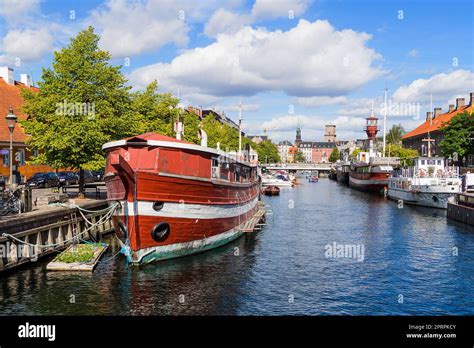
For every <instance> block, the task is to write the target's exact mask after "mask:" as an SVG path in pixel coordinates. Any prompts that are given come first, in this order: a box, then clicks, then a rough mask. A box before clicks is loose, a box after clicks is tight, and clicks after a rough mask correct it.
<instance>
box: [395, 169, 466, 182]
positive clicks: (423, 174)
mask: <svg viewBox="0 0 474 348" xmlns="http://www.w3.org/2000/svg"><path fill="white" fill-rule="evenodd" d="M392 177H394V178H420V179H423V178H426V179H430V178H431V179H456V178H459V168H458V167H445V168H444V169H438V170H433V171H428V170H426V169H425V168H418V167H409V168H400V169H396V170H394V171H393V173H392Z"/></svg>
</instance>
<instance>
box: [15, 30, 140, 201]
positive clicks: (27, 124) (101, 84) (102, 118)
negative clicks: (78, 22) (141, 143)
mask: <svg viewBox="0 0 474 348" xmlns="http://www.w3.org/2000/svg"><path fill="white" fill-rule="evenodd" d="M98 42H99V37H98V36H97V35H96V34H95V33H94V30H93V28H92V27H89V28H88V29H86V30H83V31H81V32H80V33H79V34H78V35H77V36H76V37H75V38H73V39H71V41H70V43H69V45H68V46H67V47H65V48H63V49H61V50H60V51H59V52H54V59H53V63H52V68H51V69H49V68H48V69H43V73H42V81H41V82H39V83H38V85H39V88H40V91H39V92H38V93H32V92H30V91H28V90H26V89H24V90H23V91H22V96H23V98H24V100H25V104H24V106H23V110H24V111H25V113H26V114H28V116H29V118H28V120H26V121H23V122H22V126H23V127H24V129H25V132H26V133H27V134H30V135H31V137H30V138H29V139H28V146H29V147H30V148H36V149H38V150H39V155H38V156H37V157H36V158H34V159H33V160H32V162H34V163H37V164H48V165H51V166H52V167H54V168H60V167H62V168H73V169H79V170H80V171H81V175H80V192H81V193H83V192H84V173H83V172H84V169H89V170H91V169H99V168H102V167H103V166H104V153H103V151H102V150H101V147H102V145H103V144H104V143H106V142H108V141H111V140H117V139H121V138H124V137H127V136H131V135H134V134H136V133H137V131H139V129H138V127H137V122H136V120H135V119H134V114H133V113H131V112H130V92H129V87H127V86H125V83H126V79H125V77H124V76H123V75H122V73H121V72H120V66H111V65H110V64H109V61H110V54H109V53H108V52H106V51H102V50H100V49H99V48H98Z"/></svg>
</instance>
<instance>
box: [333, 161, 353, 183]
mask: <svg viewBox="0 0 474 348" xmlns="http://www.w3.org/2000/svg"><path fill="white" fill-rule="evenodd" d="M350 167H351V166H350V164H341V165H340V166H338V167H337V168H336V180H337V181H338V182H342V183H344V184H348V183H349V171H350Z"/></svg>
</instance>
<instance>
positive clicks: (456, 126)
mask: <svg viewBox="0 0 474 348" xmlns="http://www.w3.org/2000/svg"><path fill="white" fill-rule="evenodd" d="M441 131H442V132H443V133H444V138H443V140H442V141H441V143H440V146H441V151H442V153H443V155H444V156H446V157H454V158H455V157H456V154H457V157H458V161H459V162H460V163H462V162H463V161H462V158H463V157H464V156H467V155H469V154H474V114H472V113H470V114H469V113H467V112H465V113H462V114H459V115H456V116H455V117H453V118H452V119H451V121H450V122H448V123H445V124H443V128H441Z"/></svg>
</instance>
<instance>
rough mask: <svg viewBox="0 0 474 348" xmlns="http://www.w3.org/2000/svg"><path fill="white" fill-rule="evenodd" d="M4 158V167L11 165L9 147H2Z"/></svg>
mask: <svg viewBox="0 0 474 348" xmlns="http://www.w3.org/2000/svg"><path fill="white" fill-rule="evenodd" d="M2 160H3V166H4V167H9V166H10V150H9V149H2Z"/></svg>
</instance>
